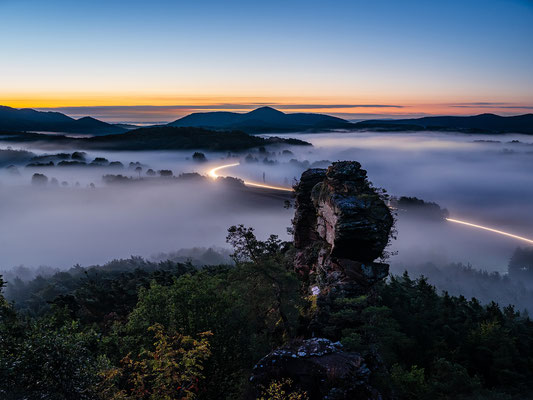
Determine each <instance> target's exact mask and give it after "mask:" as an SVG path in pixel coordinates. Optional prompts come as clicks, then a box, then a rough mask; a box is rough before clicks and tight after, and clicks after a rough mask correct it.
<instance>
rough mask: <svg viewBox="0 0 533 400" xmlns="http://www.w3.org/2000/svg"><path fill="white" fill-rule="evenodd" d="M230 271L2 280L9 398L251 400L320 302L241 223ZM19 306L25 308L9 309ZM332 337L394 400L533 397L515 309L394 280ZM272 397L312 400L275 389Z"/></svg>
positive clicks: (280, 245)
mask: <svg viewBox="0 0 533 400" xmlns="http://www.w3.org/2000/svg"><path fill="white" fill-rule="evenodd" d="M227 239H228V242H229V243H230V244H232V245H233V247H234V254H233V259H234V261H235V262H234V263H233V264H231V265H217V266H203V267H195V266H193V265H192V264H190V263H180V262H175V261H161V262H149V261H146V260H143V259H141V258H132V259H128V260H115V261H112V262H110V263H108V264H106V265H103V266H94V267H91V268H89V269H85V268H82V267H80V266H76V267H74V268H72V269H71V270H69V271H66V272H57V273H55V274H51V275H49V276H47V277H42V276H38V277H36V278H35V279H32V280H30V281H27V282H22V281H15V282H10V283H7V284H6V282H4V281H3V280H2V281H1V286H2V287H3V289H4V291H5V292H6V293H7V294H8V297H9V299H10V300H7V299H6V298H5V297H4V296H3V295H2V297H1V298H0V318H1V324H0V339H1V341H0V394H1V397H2V398H5V399H194V398H198V399H238V398H247V397H248V398H249V396H250V391H249V382H248V381H249V377H250V374H251V372H252V368H253V367H254V365H255V363H257V362H258V360H259V359H261V357H263V356H264V355H265V354H267V353H268V352H269V351H271V350H272V349H274V348H276V347H278V346H280V345H283V344H284V343H286V342H288V341H290V340H295V339H298V338H300V337H301V336H302V335H304V333H303V330H302V327H303V326H305V325H306V324H307V323H308V321H309V319H310V318H311V315H312V313H313V310H314V307H315V306H316V305H315V303H314V300H315V299H314V298H313V297H314V296H309V294H308V293H307V292H305V291H303V290H302V282H301V280H300V279H299V277H298V276H297V275H296V274H295V273H294V272H293V271H292V268H290V267H289V265H288V262H289V260H290V259H291V257H292V256H291V253H292V251H293V248H292V243H286V242H281V241H280V240H278V239H277V237H275V236H271V237H270V238H268V239H267V240H266V241H260V240H258V239H257V238H256V237H255V235H254V233H253V230H252V229H246V228H244V227H242V226H241V227H232V228H230V230H229V233H228V238H227ZM11 300H13V301H11ZM329 323H330V325H329V326H328V327H327V328H328V329H327V334H328V336H329V338H330V339H332V340H338V341H340V342H341V343H342V345H343V346H344V349H345V350H346V351H357V352H359V353H360V354H362V355H363V356H364V357H365V359H366V360H367V362H368V363H369V365H371V366H373V371H375V372H374V373H373V376H372V377H371V379H372V384H373V385H374V386H375V387H377V388H379V390H380V392H381V393H382V394H383V395H384V396H386V397H387V398H398V399H450V398H454V399H461V398H464V399H515V398H516V399H519V398H524V397H523V396H524V394H525V393H529V392H530V391H531V390H532V380H531V371H532V370H533V357H532V355H533V322H532V321H531V320H530V319H529V318H528V317H527V316H526V315H523V314H521V313H520V312H518V311H517V310H515V308H514V307H513V306H505V307H500V306H498V305H497V304H495V303H488V304H482V303H480V301H478V300H476V299H471V300H468V299H466V298H464V297H462V296H451V295H449V294H448V293H438V292H437V290H436V289H435V287H434V286H432V285H431V284H430V283H429V282H428V281H427V279H425V278H423V277H421V278H417V279H412V278H411V277H409V275H408V274H407V273H405V274H403V275H399V276H391V277H390V278H389V279H388V280H387V281H386V282H383V283H381V284H379V285H377V287H376V289H375V292H373V293H372V294H370V295H368V296H361V297H359V298H353V299H343V300H342V304H338V305H337V307H336V310H335V312H334V313H332V315H331V316H330V319H329ZM259 398H261V399H306V398H312V393H305V392H302V391H301V390H299V389H298V388H296V387H293V385H292V382H290V381H283V380H281V381H273V382H271V383H270V384H269V385H266V386H265V387H264V388H263V391H262V394H261V395H260V396H259Z"/></svg>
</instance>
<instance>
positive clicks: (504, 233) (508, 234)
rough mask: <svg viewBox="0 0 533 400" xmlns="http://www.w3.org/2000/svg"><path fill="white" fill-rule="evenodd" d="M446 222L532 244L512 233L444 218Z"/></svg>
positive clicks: (532, 241) (530, 240)
mask: <svg viewBox="0 0 533 400" xmlns="http://www.w3.org/2000/svg"><path fill="white" fill-rule="evenodd" d="M446 221H449V222H453V223H456V224H461V225H466V226H470V227H472V228H477V229H483V230H484V231H489V232H493V233H497V234H499V235H503V236H507V237H510V238H513V239H518V240H522V241H524V242H526V243H529V244H533V240H532V239H528V238H525V237H523V236H518V235H513V234H512V233H508V232H504V231H500V230H498V229H494V228H489V227H488V226H483V225H476V224H472V223H470V222H466V221H461V220H458V219H453V218H446Z"/></svg>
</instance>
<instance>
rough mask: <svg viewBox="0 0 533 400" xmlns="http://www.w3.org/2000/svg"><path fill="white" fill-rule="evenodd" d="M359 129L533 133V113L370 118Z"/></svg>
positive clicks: (359, 124)
mask: <svg viewBox="0 0 533 400" xmlns="http://www.w3.org/2000/svg"><path fill="white" fill-rule="evenodd" d="M355 127H356V128H357V129H364V128H375V129H382V130H402V129H403V130H405V129H407V128H409V129H418V130H442V129H447V130H453V129H457V130H468V131H474V132H477V131H479V132H485V133H525V134H529V135H531V134H533V114H524V115H516V116H512V117H502V116H500V115H495V114H479V115H473V116H468V117H451V116H443V117H422V118H412V119H393V120H368V121H362V122H358V123H356V124H355Z"/></svg>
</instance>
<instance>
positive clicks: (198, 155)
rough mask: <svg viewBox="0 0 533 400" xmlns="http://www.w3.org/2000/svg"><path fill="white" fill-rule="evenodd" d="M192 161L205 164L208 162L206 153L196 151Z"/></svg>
mask: <svg viewBox="0 0 533 400" xmlns="http://www.w3.org/2000/svg"><path fill="white" fill-rule="evenodd" d="M192 159H193V160H194V161H197V162H205V161H207V158H206V157H205V154H204V153H200V152H199V151H195V152H194V154H193V155H192Z"/></svg>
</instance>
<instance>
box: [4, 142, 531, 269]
mask: <svg viewBox="0 0 533 400" xmlns="http://www.w3.org/2000/svg"><path fill="white" fill-rule="evenodd" d="M286 136H288V137H298V138H299V139H302V140H306V141H309V142H311V143H312V144H313V147H312V148H311V147H298V146H284V147H276V148H266V149H253V150H251V151H249V152H244V153H242V154H234V153H231V154H228V153H209V152H205V155H206V158H207V160H208V161H207V162H203V163H201V162H195V161H194V160H193V159H192V153H193V152H192V151H189V152H170V151H168V152H153V151H151V152H148V151H147V152H142V151H141V152H90V153H88V154H86V155H85V157H86V161H87V164H91V167H89V166H85V167H75V166H71V167H59V166H57V164H58V163H57V161H56V166H53V167H50V166H37V167H35V166H34V167H27V166H26V165H27V164H28V163H30V161H29V160H30V158H31V157H35V156H40V157H41V160H44V161H46V162H48V160H47V159H46V160H45V159H43V158H42V157H45V156H46V155H47V154H48V155H49V154H52V153H54V152H55V151H54V150H52V149H49V148H48V149H46V150H43V149H39V148H38V147H36V146H33V147H32V146H29V145H23V144H20V145H16V144H12V143H11V144H9V146H12V147H13V149H12V150H7V145H2V144H0V220H1V221H2V224H1V225H0V248H1V249H2V251H1V253H0V270H1V269H8V268H10V267H13V266H16V265H21V264H23V265H26V266H31V267H37V266H39V265H50V266H57V267H61V268H66V267H70V266H72V265H74V264H76V263H80V264H82V265H89V264H94V263H102V262H105V261H108V260H110V259H112V258H118V257H129V256H130V255H140V256H145V257H149V256H151V255H152V254H157V253H161V252H172V251H176V250H178V249H181V248H187V247H198V246H204V247H209V246H212V245H215V246H224V245H225V236H226V230H227V228H228V227H229V226H230V225H233V224H239V223H243V224H246V225H248V226H253V227H254V228H255V229H256V230H257V233H258V236H259V237H266V236H267V235H268V234H271V233H273V234H278V235H280V237H281V238H283V239H289V238H290V237H289V236H288V234H287V231H286V228H287V227H288V226H289V225H290V223H291V218H292V214H293V212H294V210H290V209H289V210H287V209H285V208H284V202H285V200H286V199H288V198H289V197H283V196H281V195H280V194H281V192H280V194H276V192H274V191H272V190H268V189H265V190H262V189H260V188H257V189H256V190H255V191H253V190H251V188H249V189H246V188H244V189H243V188H242V187H239V185H238V183H235V184H234V185H233V184H232V182H231V180H230V181H228V182H226V183H225V184H220V185H218V184H214V182H213V180H212V179H209V178H208V176H209V171H211V170H213V168H216V167H220V166H227V165H232V166H231V167H228V169H222V170H218V172H217V171H215V174H218V175H222V176H224V175H225V176H235V177H238V178H240V179H242V180H244V181H245V182H247V183H255V184H257V185H266V186H271V187H278V188H279V187H283V188H290V187H291V186H292V185H293V184H294V183H295V181H296V180H297V179H298V177H299V176H300V175H301V173H302V172H303V171H305V170H306V169H307V168H309V167H319V168H325V167H327V166H328V165H329V164H330V163H331V162H332V161H337V160H356V161H359V162H360V163H361V164H362V165H363V168H365V169H366V170H367V171H368V175H369V178H370V180H371V181H372V182H373V183H374V185H375V186H377V187H382V188H385V189H387V191H388V192H389V194H391V195H394V196H416V197H418V198H421V199H424V200H426V201H433V202H436V203H438V204H439V205H440V206H441V207H443V208H447V209H448V210H449V211H450V217H452V218H454V219H458V220H462V221H467V222H471V223H474V224H479V225H484V226H488V227H491V228H495V229H498V230H501V231H504V232H510V233H512V234H515V235H518V236H523V237H525V238H530V237H533V231H532V228H531V227H532V226H533V210H532V203H533V202H532V201H531V200H532V199H533V176H532V174H531V173H530V171H531V170H532V168H533V138H532V137H530V136H523V135H497V136H487V135H465V134H452V133H450V134H443V133H435V132H422V133H420V132H417V133H406V132H396V133H371V132H359V133H343V132H338V133H331V132H330V133H315V134H291V135H286ZM16 149H20V150H24V151H21V152H15V151H14V150H16ZM74 150H75V149H72V151H74ZM57 151H58V152H65V151H66V150H65V149H57ZM69 151H71V150H69ZM28 152H31V153H28ZM97 158H105V159H106V160H107V161H108V162H109V163H111V162H115V163H121V165H122V167H120V166H119V167H117V168H111V167H110V166H109V165H110V164H106V166H99V165H95V164H94V161H96V159H97ZM44 161H43V163H44ZM130 163H131V164H130ZM11 165H14V166H15V167H16V169H13V168H10V169H9V168H7V167H9V166H11ZM115 165H116V164H115ZM137 168H140V170H138V169H137ZM150 170H152V171H154V173H155V174H156V175H157V174H158V172H157V171H161V170H169V171H172V173H173V174H174V176H179V175H180V174H185V175H184V178H183V179H181V180H178V179H174V178H172V179H170V178H169V179H164V178H159V177H158V176H155V177H154V176H150V175H148V173H149V171H150ZM34 173H40V174H43V175H46V177H47V178H48V184H47V185H44V186H39V185H37V186H36V185H32V184H31V181H32V176H33V174H34ZM191 173H198V174H200V175H202V176H204V177H205V179H203V180H202V179H198V175H190V174H191ZM187 174H188V175H187ZM104 175H113V176H115V175H122V176H123V178H124V179H123V180H122V181H121V182H123V183H122V184H119V183H116V180H112V182H110V180H109V178H107V180H105V179H103V176H104ZM188 177H190V179H188ZM195 177H196V178H195ZM186 178H187V179H186ZM63 183H64V184H65V185H64V186H63ZM91 184H92V185H91ZM54 185H55V186H54ZM286 193H287V195H288V194H289V193H288V192H286ZM397 230H398V234H397V237H398V239H397V240H395V241H393V243H392V245H391V247H390V251H391V252H393V253H397V254H395V255H393V256H392V257H391V260H390V262H391V263H392V264H393V265H399V266H401V265H409V264H414V263H422V262H425V261H433V262H436V263H439V264H444V263H447V262H463V263H471V264H472V265H474V266H475V267H479V268H483V269H487V270H490V271H493V270H496V271H501V272H505V270H506V266H507V261H508V259H509V257H510V256H511V254H512V252H513V251H514V249H515V247H516V246H517V245H521V243H519V242H517V241H516V239H513V238H510V237H504V236H501V235H497V234H495V233H493V232H487V231H482V230H477V229H471V228H466V227H465V226H460V225H458V224H452V223H443V222H442V221H430V220H421V219H419V218H411V217H409V216H406V215H399V216H398V222H397ZM524 244H526V243H524Z"/></svg>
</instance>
